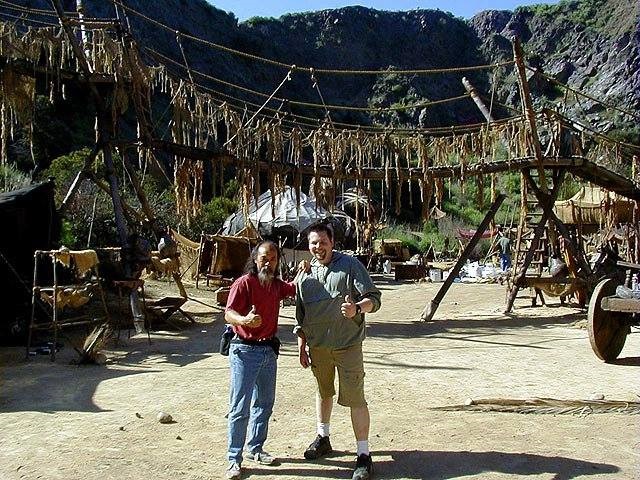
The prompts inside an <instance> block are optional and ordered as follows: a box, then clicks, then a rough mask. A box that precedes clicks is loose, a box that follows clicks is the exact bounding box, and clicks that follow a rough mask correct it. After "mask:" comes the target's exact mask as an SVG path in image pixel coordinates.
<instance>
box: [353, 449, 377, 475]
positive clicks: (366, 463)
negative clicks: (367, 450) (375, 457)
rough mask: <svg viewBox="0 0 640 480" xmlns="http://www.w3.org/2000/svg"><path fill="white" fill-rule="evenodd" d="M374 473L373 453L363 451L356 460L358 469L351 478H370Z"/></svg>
mask: <svg viewBox="0 0 640 480" xmlns="http://www.w3.org/2000/svg"><path fill="white" fill-rule="evenodd" d="M371 475H373V461H372V460H371V455H366V454H364V453H361V454H360V455H358V459H357V460H356V469H355V470H354V471H353V477H351V480H369V479H370V478H371Z"/></svg>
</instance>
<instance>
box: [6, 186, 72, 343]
mask: <svg viewBox="0 0 640 480" xmlns="http://www.w3.org/2000/svg"><path fill="white" fill-rule="evenodd" d="M53 189H54V185H53V182H45V183H41V184H39V185H34V186H30V187H26V188H22V189H20V190H14V191H12V192H7V193H1V194H0V278H1V279H3V281H2V285H3V287H2V298H3V302H2V305H1V308H2V312H3V314H2V315H1V316H0V341H2V342H3V343H6V342H7V341H15V340H18V339H20V338H21V337H22V336H24V334H25V327H26V325H28V324H27V323H26V322H27V321H28V319H29V318H30V311H31V287H32V283H33V253H34V252H35V251H36V250H50V249H52V248H56V247H57V246H58V242H59V238H60V220H59V217H58V215H57V213H56V209H55V203H54V197H53Z"/></svg>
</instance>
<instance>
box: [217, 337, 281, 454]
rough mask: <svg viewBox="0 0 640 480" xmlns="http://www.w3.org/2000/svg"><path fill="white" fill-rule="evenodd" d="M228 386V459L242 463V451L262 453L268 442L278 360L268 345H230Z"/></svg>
mask: <svg viewBox="0 0 640 480" xmlns="http://www.w3.org/2000/svg"><path fill="white" fill-rule="evenodd" d="M229 366H230V367H231V387H230V392H229V429H228V437H227V438H228V440H229V448H228V452H227V455H228V458H229V461H230V462H236V463H242V448H243V447H244V444H245V440H246V438H247V427H248V426H249V419H251V425H250V427H249V431H248V433H249V435H248V436H249V439H248V441H247V442H246V443H247V450H248V451H249V452H251V453H255V452H260V451H262V445H263V444H264V442H265V441H266V440H267V432H268V430H269V418H270V417H271V412H272V411H273V403H274V401H275V398H276V372H277V368H278V364H277V357H276V354H275V353H274V352H273V348H271V346H269V345H242V344H234V343H232V344H231V348H230V349H229Z"/></svg>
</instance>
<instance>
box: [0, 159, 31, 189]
mask: <svg viewBox="0 0 640 480" xmlns="http://www.w3.org/2000/svg"><path fill="white" fill-rule="evenodd" d="M30 184H31V178H30V177H29V175H27V174H26V173H23V172H21V171H20V170H18V169H17V168H16V167H15V166H14V165H12V164H9V163H5V164H0V192H10V191H12V190H18V189H20V188H24V187H27V186H29V185H30Z"/></svg>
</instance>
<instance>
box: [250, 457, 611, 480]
mask: <svg viewBox="0 0 640 480" xmlns="http://www.w3.org/2000/svg"><path fill="white" fill-rule="evenodd" d="M340 453H343V452H334V455H332V456H331V457H329V458H325V459H322V460H320V461H319V462H318V463H319V464H320V465H323V467H325V468H318V467H317V466H315V465H314V463H311V462H309V461H308V460H304V459H286V460H283V461H282V462H281V464H280V465H279V466H278V467H275V468H269V467H258V466H256V467H253V466H250V465H249V464H247V467H248V468H247V469H246V472H245V476H244V478H251V477H259V476H263V475H264V476H272V475H277V476H279V477H280V476H293V477H306V478H350V477H351V472H352V469H353V467H354V460H351V459H348V460H347V459H343V456H342V455H341V456H340V458H337V456H338V455H339V454H340ZM373 459H374V470H375V472H374V473H375V478H376V479H379V480H382V479H399V478H402V479H404V478H406V479H425V480H426V479H434V480H435V479H447V478H461V477H466V476H469V475H483V474H491V473H494V472H498V473H503V474H510V475H519V476H529V475H542V474H552V475H553V477H552V478H553V479H554V480H569V479H572V478H577V477H581V476H588V475H602V474H608V473H610V474H612V473H616V472H619V471H620V469H619V468H618V467H617V466H615V465H610V464H606V463H593V462H586V461H583V460H578V459H574V458H567V457H559V456H544V455H533V454H528V453H507V452H495V451H488V452H464V451H458V452H457V451H426V452H422V451H415V450H414V451H396V450H387V451H376V452H373ZM326 467H332V468H331V469H327V468H326ZM336 470H337V471H336Z"/></svg>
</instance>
